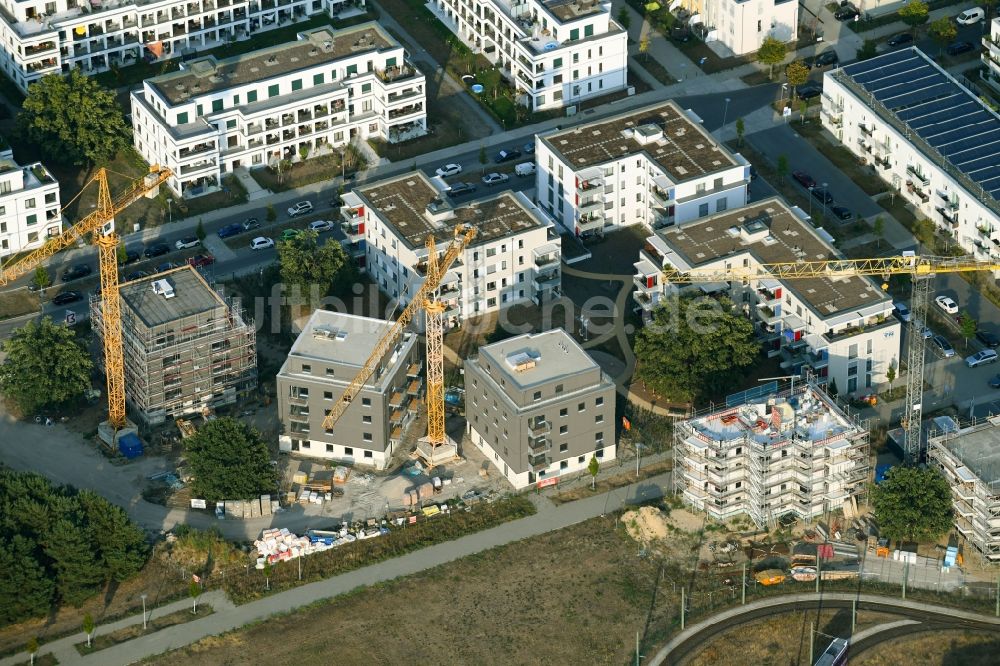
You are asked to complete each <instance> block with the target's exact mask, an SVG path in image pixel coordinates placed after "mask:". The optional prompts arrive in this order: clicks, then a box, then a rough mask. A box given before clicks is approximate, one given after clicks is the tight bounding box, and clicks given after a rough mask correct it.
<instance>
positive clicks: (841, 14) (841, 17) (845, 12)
mask: <svg viewBox="0 0 1000 666" xmlns="http://www.w3.org/2000/svg"><path fill="white" fill-rule="evenodd" d="M858 14H859V12H858V10H857V9H855V8H854V7H850V6H848V7H841V8H840V9H838V10H837V11H836V12H834V14H833V18H835V19H837V20H838V21H853V20H854V17H855V16H858Z"/></svg>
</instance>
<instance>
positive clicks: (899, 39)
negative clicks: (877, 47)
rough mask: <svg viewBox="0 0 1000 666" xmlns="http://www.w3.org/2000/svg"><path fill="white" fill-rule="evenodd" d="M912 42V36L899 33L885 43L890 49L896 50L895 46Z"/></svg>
mask: <svg viewBox="0 0 1000 666" xmlns="http://www.w3.org/2000/svg"><path fill="white" fill-rule="evenodd" d="M912 41H913V35H911V34H910V33H908V32H901V33H899V34H898V35H893V36H892V37H891V38H890V39H889V41H888V42H886V43H887V44H888V45H889V47H890V48H896V47H897V46H903V45H904V44H909V43H910V42H912Z"/></svg>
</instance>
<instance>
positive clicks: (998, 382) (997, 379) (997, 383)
mask: <svg viewBox="0 0 1000 666" xmlns="http://www.w3.org/2000/svg"><path fill="white" fill-rule="evenodd" d="M990 388H995V389H1000V375H994V377H993V379H991V380H990Z"/></svg>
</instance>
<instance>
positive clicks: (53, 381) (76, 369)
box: [0, 317, 93, 414]
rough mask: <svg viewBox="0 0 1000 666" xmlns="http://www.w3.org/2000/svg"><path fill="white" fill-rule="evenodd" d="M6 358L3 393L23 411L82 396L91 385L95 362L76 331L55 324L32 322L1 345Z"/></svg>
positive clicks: (1, 370) (0, 373) (0, 369)
mask: <svg viewBox="0 0 1000 666" xmlns="http://www.w3.org/2000/svg"><path fill="white" fill-rule="evenodd" d="M0 349H2V350H3V351H4V352H5V353H6V354H7V358H6V360H4V362H3V365H0V392H2V393H3V394H4V395H6V396H7V398H9V399H10V400H12V401H13V402H14V404H16V405H17V407H18V409H20V410H21V413H22V414H33V413H35V412H37V411H38V410H39V409H42V408H43V407H51V406H56V405H60V404H62V403H65V402H67V401H69V400H73V399H75V398H79V397H80V396H82V395H83V393H84V392H85V391H86V390H87V389H89V388H90V372H91V369H92V368H93V363H91V361H90V357H89V356H88V354H87V350H86V349H84V347H83V345H81V344H80V343H79V342H78V341H77V339H76V334H75V333H73V331H72V330H71V329H70V328H69V327H67V326H65V325H63V324H54V323H52V318H51V317H45V318H43V319H42V320H41V322H34V321H29V322H28V323H27V324H25V325H24V326H22V327H21V328H19V329H17V330H15V331H14V332H13V334H12V335H11V337H10V338H9V339H8V340H6V341H4V342H3V346H2V347H0Z"/></svg>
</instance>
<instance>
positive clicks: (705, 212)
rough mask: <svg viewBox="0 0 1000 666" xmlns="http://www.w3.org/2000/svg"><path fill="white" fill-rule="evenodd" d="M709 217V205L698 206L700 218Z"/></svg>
mask: <svg viewBox="0 0 1000 666" xmlns="http://www.w3.org/2000/svg"><path fill="white" fill-rule="evenodd" d="M706 215H708V204H707V203H703V204H698V217H705V216H706Z"/></svg>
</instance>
